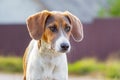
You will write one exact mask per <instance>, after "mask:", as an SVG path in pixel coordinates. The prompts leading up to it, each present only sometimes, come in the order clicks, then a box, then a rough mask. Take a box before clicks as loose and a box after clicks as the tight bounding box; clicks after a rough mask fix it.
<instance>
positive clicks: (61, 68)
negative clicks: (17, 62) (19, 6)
mask: <svg viewBox="0 0 120 80" xmlns="http://www.w3.org/2000/svg"><path fill="white" fill-rule="evenodd" d="M26 24H27V28H28V32H29V34H30V37H31V38H32V40H31V42H30V43H29V45H28V47H27V48H26V50H25V53H24V56H23V69H24V80H68V67H67V58H66V54H65V53H68V52H69V51H70V49H71V45H70V41H69V39H70V36H72V37H73V39H74V40H75V41H76V42H80V41H81V40H82V39H83V27H82V24H81V22H80V20H79V19H78V18H77V17H76V16H74V15H73V14H71V13H70V12H69V11H65V12H59V11H47V10H43V11H41V12H38V13H36V14H33V15H31V16H29V17H28V18H27V21H26Z"/></svg>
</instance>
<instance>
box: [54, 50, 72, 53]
mask: <svg viewBox="0 0 120 80" xmlns="http://www.w3.org/2000/svg"><path fill="white" fill-rule="evenodd" d="M55 52H56V53H69V52H70V50H55Z"/></svg>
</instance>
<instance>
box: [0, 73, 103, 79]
mask: <svg viewBox="0 0 120 80" xmlns="http://www.w3.org/2000/svg"><path fill="white" fill-rule="evenodd" d="M0 80H23V79H22V75H21V74H4V73H0ZM69 80H101V79H94V78H90V77H69Z"/></svg>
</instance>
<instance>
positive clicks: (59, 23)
mask: <svg viewBox="0 0 120 80" xmlns="http://www.w3.org/2000/svg"><path fill="white" fill-rule="evenodd" d="M71 28H72V27H71V25H70V22H69V20H68V18H67V17H66V16H65V15H64V14H63V13H61V12H51V15H49V16H48V17H47V20H46V23H45V31H44V34H43V37H42V39H43V40H45V41H46V42H47V43H54V42H55V41H56V39H57V38H58V37H59V36H60V34H61V32H62V33H63V34H64V35H65V36H66V38H68V39H69V36H70V33H71Z"/></svg>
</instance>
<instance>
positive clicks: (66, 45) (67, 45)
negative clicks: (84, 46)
mask: <svg viewBox="0 0 120 80" xmlns="http://www.w3.org/2000/svg"><path fill="white" fill-rule="evenodd" d="M68 48H69V44H68V43H62V44H61V49H62V50H68Z"/></svg>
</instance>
